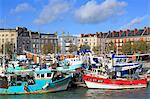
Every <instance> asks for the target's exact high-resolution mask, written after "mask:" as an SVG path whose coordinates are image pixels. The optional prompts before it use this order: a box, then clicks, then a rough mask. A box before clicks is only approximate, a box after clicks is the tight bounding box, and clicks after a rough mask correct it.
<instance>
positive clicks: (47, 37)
mask: <svg viewBox="0 0 150 99" xmlns="http://www.w3.org/2000/svg"><path fill="white" fill-rule="evenodd" d="M40 45H41V52H42V48H43V47H44V45H45V46H50V48H51V53H57V48H58V39H57V35H56V34H45V33H40ZM42 53H43V52H42Z"/></svg>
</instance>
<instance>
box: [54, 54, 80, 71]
mask: <svg viewBox="0 0 150 99" xmlns="http://www.w3.org/2000/svg"><path fill="white" fill-rule="evenodd" d="M82 64H83V62H82V60H81V59H80V57H74V58H66V59H64V60H63V61H60V62H59V67H57V68H56V69H57V70H58V71H62V72H68V71H69V72H72V71H75V70H76V69H78V68H81V67H82Z"/></svg>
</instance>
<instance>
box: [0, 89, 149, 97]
mask: <svg viewBox="0 0 150 99" xmlns="http://www.w3.org/2000/svg"><path fill="white" fill-rule="evenodd" d="M149 97H150V88H142V89H125V90H100V89H87V88H72V89H69V90H67V91H61V92H56V93H47V94H30V95H0V99H120V98H121V99H135V98H136V99H149Z"/></svg>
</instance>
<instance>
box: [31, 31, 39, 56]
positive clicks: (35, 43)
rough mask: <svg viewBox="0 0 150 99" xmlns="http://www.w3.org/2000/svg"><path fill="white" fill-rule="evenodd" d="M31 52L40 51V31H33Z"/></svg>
mask: <svg viewBox="0 0 150 99" xmlns="http://www.w3.org/2000/svg"><path fill="white" fill-rule="evenodd" d="M30 38H31V52H32V53H36V54H39V53H40V34H39V33H38V32H31V37H30Z"/></svg>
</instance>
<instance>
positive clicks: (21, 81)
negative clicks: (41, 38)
mask: <svg viewBox="0 0 150 99" xmlns="http://www.w3.org/2000/svg"><path fill="white" fill-rule="evenodd" d="M70 80H71V75H65V74H63V73H61V72H58V71H54V70H49V69H42V70H32V69H27V70H15V71H13V72H5V73H4V72H3V73H1V74H0V94H38V93H48V92H56V91H62V90H66V89H67V87H68V85H69V82H70Z"/></svg>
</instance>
